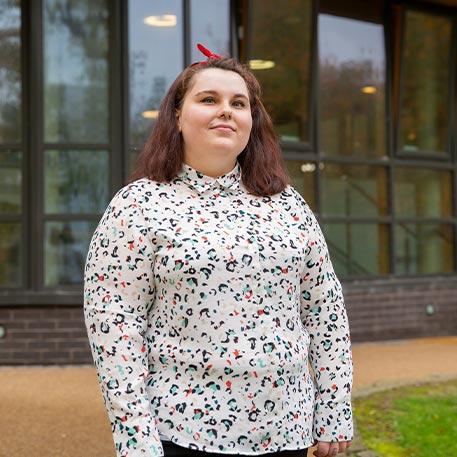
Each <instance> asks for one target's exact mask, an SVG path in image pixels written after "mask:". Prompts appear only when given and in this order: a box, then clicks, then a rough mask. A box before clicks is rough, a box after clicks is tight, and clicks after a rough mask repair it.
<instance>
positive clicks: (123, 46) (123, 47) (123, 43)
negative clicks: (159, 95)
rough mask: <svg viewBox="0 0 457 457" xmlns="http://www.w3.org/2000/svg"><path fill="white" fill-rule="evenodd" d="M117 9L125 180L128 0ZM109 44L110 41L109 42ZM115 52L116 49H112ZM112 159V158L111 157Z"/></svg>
mask: <svg viewBox="0 0 457 457" xmlns="http://www.w3.org/2000/svg"><path fill="white" fill-rule="evenodd" d="M117 11H118V12H119V14H120V21H119V27H120V32H119V33H120V37H119V40H120V43H119V44H120V46H119V48H118V49H119V50H120V53H121V55H120V65H121V68H120V71H119V74H120V77H121V81H120V87H121V97H122V105H121V109H122V113H123V116H121V117H120V122H121V123H122V132H123V139H122V143H120V144H121V145H123V151H122V157H123V167H122V180H123V182H125V181H126V179H127V177H128V174H129V172H128V170H129V169H130V148H131V144H130V90H129V84H130V83H129V81H130V78H129V68H130V63H129V2H128V0H125V1H124V0H119V8H118V9H117ZM110 45H111V42H110ZM116 49H117V48H116ZM114 52H116V50H114ZM111 160H112V159H111ZM113 186H114V187H113ZM115 188H116V186H115V183H114V182H113V185H112V186H111V188H110V189H111V191H112V192H113V193H114V191H115Z"/></svg>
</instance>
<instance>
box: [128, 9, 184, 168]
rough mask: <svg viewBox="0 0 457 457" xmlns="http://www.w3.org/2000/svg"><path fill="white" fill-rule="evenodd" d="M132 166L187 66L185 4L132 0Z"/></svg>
mask: <svg viewBox="0 0 457 457" xmlns="http://www.w3.org/2000/svg"><path fill="white" fill-rule="evenodd" d="M128 6H129V94H130V100H129V102H130V146H131V147H132V148H136V149H137V150H136V151H135V150H134V151H132V154H131V157H130V167H131V166H132V161H133V160H134V158H135V157H136V154H137V152H138V150H139V149H141V147H142V146H143V144H144V142H145V141H146V139H147V137H148V135H149V133H150V130H151V129H152V127H153V125H154V119H156V118H157V115H158V112H159V111H158V110H159V105H160V103H161V102H162V99H163V97H164V96H165V94H166V92H167V90H168V88H169V87H170V86H171V84H172V82H173V81H174V80H175V78H176V76H177V75H178V74H179V72H180V71H181V70H182V69H183V67H184V49H183V20H182V1H179V0H166V1H165V0H156V1H154V2H151V1H149V0H129V3H128Z"/></svg>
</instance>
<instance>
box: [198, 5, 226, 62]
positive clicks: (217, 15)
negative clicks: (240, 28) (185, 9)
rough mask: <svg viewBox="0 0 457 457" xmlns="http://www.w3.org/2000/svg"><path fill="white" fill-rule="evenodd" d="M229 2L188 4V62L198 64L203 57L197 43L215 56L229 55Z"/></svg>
mask: <svg viewBox="0 0 457 457" xmlns="http://www.w3.org/2000/svg"><path fill="white" fill-rule="evenodd" d="M229 26H230V2H229V0H217V1H214V0H192V1H191V3H190V34H191V40H190V45H191V46H190V61H191V63H193V62H200V61H202V60H205V59H206V58H205V56H204V55H203V54H202V53H201V52H200V51H199V50H198V49H197V43H202V44H203V45H204V46H205V47H207V48H208V49H210V50H211V51H213V52H215V53H216V54H222V55H230V48H229V46H230V28H229Z"/></svg>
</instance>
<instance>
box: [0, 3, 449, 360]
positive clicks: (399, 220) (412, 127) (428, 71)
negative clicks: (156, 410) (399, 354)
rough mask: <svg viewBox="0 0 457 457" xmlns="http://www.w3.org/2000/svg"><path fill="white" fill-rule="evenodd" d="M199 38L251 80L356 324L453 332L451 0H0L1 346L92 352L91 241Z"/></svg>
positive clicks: (12, 351)
mask: <svg viewBox="0 0 457 457" xmlns="http://www.w3.org/2000/svg"><path fill="white" fill-rule="evenodd" d="M278 5H280V6H278ZM197 42H201V43H203V44H205V45H206V46H207V47H209V48H210V49H211V50H213V51H214V52H217V53H220V54H228V55H232V56H235V57H237V58H239V59H240V60H242V61H243V62H246V63H248V64H249V65H250V67H251V68H252V70H253V71H254V72H255V74H256V76H257V77H258V79H259V80H260V82H261V83H262V87H263V91H264V102H265V105H266V107H267V109H268V110H269V112H270V113H271V115H272V118H273V121H274V124H275V129H276V132H277V134H278V136H279V138H280V141H281V146H282V151H283V155H284V159H285V161H286V164H287V167H288V170H289V172H290V175H291V177H292V179H293V185H294V187H295V188H296V189H297V190H298V191H299V192H300V193H301V194H302V195H303V196H304V198H305V200H306V201H307V202H308V203H309V204H310V206H311V208H312V209H313V211H314V212H315V214H316V216H317V218H318V220H319V223H320V224H321V227H322V229H323V231H324V234H325V237H326V239H327V243H328V246H329V251H330V255H331V259H332V262H333V264H334V266H335V270H336V273H337V275H338V277H339V278H340V280H341V283H342V285H343V292H344V295H345V300H346V308H347V312H348V316H349V320H350V325H351V335H352V340H353V341H374V340H385V339H392V338H411V337H419V336H434V335H455V334H456V333H457V126H456V123H457V115H456V114H457V113H456V109H457V97H456V94H457V92H456V81H457V75H456V73H457V70H456V65H455V62H457V0H455V1H454V0H447V1H438V0H436V1H427V2H425V1H424V2H413V1H411V2H409V1H408V2H407V1H387V0H375V1H371V2H365V1H360V0H348V1H345V2H341V1H337V0H320V1H317V0H284V1H281V2H277V1H275V0H246V1H235V0H232V1H230V0H33V1H32V0H0V364H35V363H36V364H53V363H56V364H60V363H65V364H66V363H90V362H91V355H90V350H89V345H88V341H87V335H86V330H85V326H84V320H83V310H82V303H83V284H82V279H83V268H84V263H85V257H86V253H87V248H88V244H89V241H90V238H91V236H92V233H93V231H94V229H95V227H96V225H97V223H98V221H99V219H100V217H101V215H102V213H103V211H104V209H105V208H106V206H107V204H108V202H109V200H110V199H111V197H112V196H113V195H114V193H115V192H116V191H117V190H118V189H119V188H120V187H122V186H123V185H124V183H125V180H126V178H127V177H128V175H129V172H130V170H131V169H132V165H133V163H134V160H135V158H136V156H137V154H138V153H139V151H140V150H141V148H142V145H143V144H144V142H145V141H146V139H147V137H148V135H149V133H150V131H151V128H152V126H153V125H154V122H155V119H156V117H157V113H158V108H159V104H160V102H161V100H162V98H163V96H164V94H165V93H166V91H167V89H168V87H169V86H170V84H171V83H172V81H173V80H174V78H175V77H176V76H177V74H178V73H179V72H180V71H181V70H182V69H183V68H184V67H185V66H187V65H188V64H190V63H192V62H195V61H198V60H202V56H201V54H200V53H199V52H198V51H197V50H196V43H197Z"/></svg>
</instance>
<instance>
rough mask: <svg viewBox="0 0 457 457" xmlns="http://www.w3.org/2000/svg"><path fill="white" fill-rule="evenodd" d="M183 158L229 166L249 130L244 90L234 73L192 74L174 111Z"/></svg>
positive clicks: (245, 90)
mask: <svg viewBox="0 0 457 457" xmlns="http://www.w3.org/2000/svg"><path fill="white" fill-rule="evenodd" d="M177 119H178V128H179V129H180V131H181V133H182V136H183V139H184V150H185V155H186V156H187V157H188V158H189V156H192V157H193V159H197V160H198V161H200V160H202V159H203V160H209V161H211V162H212V161H214V160H215V159H216V160H219V159H220V160H222V162H226V163H233V162H234V161H235V160H236V157H237V156H238V154H240V153H241V152H242V151H243V149H244V148H245V146H246V144H247V143H248V140H249V135H250V133H251V128H252V116H251V107H250V104H249V93H248V88H247V86H246V83H245V81H244V79H243V78H242V77H241V76H240V75H239V74H238V73H236V72H234V71H229V70H221V69H219V68H208V69H205V70H201V71H199V72H198V73H196V74H195V75H194V76H193V78H192V81H191V85H190V88H189V89H188V91H187V93H186V94H185V96H184V100H183V103H182V106H181V109H180V110H178V111H177Z"/></svg>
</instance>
